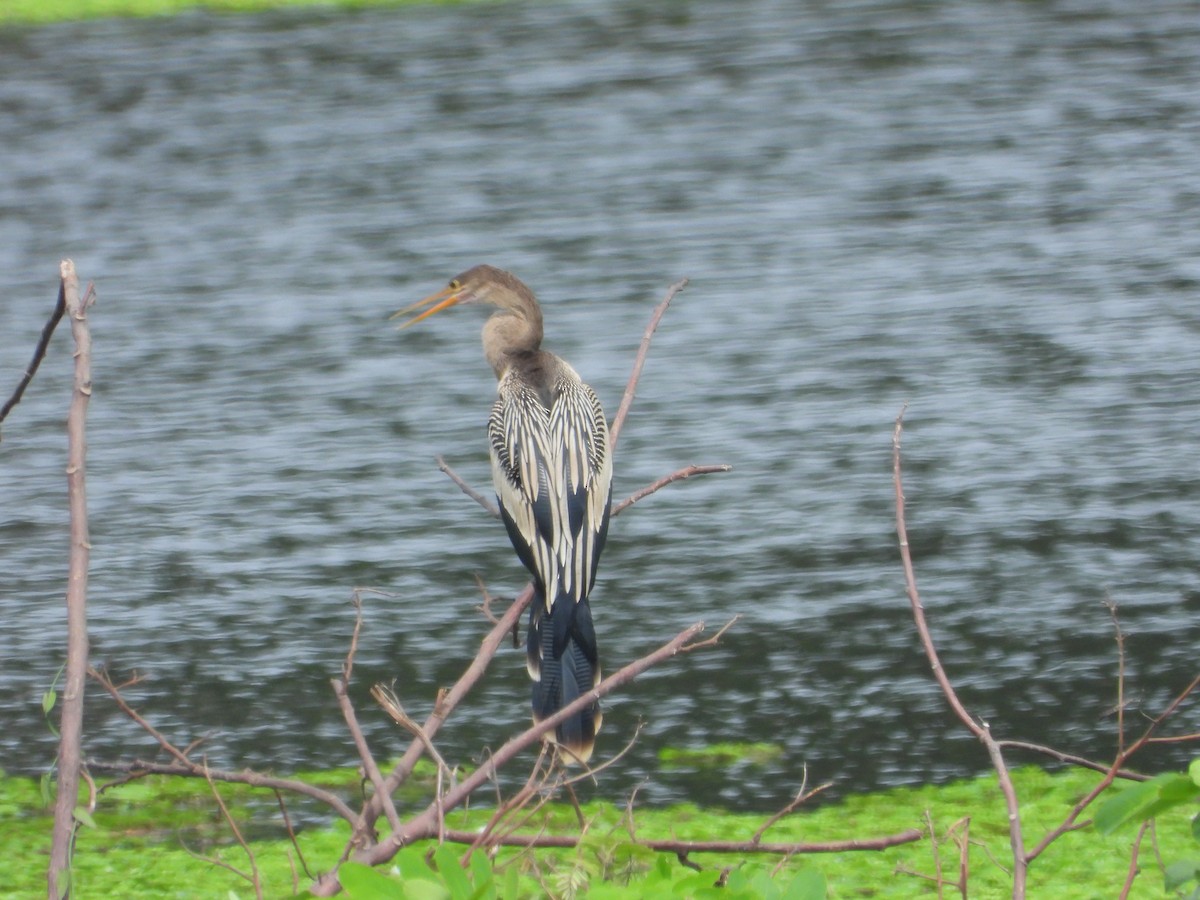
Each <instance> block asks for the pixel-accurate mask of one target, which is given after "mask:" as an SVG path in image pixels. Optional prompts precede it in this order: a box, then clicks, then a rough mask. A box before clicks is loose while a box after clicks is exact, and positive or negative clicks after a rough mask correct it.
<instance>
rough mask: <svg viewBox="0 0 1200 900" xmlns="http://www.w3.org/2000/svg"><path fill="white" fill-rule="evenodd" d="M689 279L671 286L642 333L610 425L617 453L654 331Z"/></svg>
mask: <svg viewBox="0 0 1200 900" xmlns="http://www.w3.org/2000/svg"><path fill="white" fill-rule="evenodd" d="M687 283H688V280H687V279H686V278H681V279H679V281H677V282H675V283H674V284H673V285H671V286H670V287H669V288H667V294H666V296H665V297H663V298H662V301H661V302H660V303H659V304H658V306H656V307H655V308H654V312H653V314H651V316H650V324H649V325H647V326H646V332H645V333H644V334H643V335H642V343H641V346H640V347H638V352H637V356H636V357H635V358H634V361H633V372H632V373H631V374H630V376H629V383H628V384H626V386H625V395H624V396H623V397H621V405H620V407H618V409H617V414H616V416H615V417H614V418H613V420H612V425H611V426H609V429H608V434H609V452H611V453H613V454H615V453H616V452H617V439H618V438H619V437H620V436H621V428H622V427H623V426H624V424H625V419H626V418H627V417H628V416H629V408H630V407H631V406H632V405H633V396H634V394H635V393H637V384H638V380H639V379H640V378H641V377H642V367H643V366H645V365H646V356H647V355H648V354H649V353H650V341H651V340H653V338H654V332H655V331H656V330H658V323H659V322H661V321H662V317H663V316H664V315H665V314H666V312H667V307H668V306H670V305H671V301H672V300H674V299H675V295H676V294H678V293H679V292H680V291H682V290H683V289H684V288H685V287H687Z"/></svg>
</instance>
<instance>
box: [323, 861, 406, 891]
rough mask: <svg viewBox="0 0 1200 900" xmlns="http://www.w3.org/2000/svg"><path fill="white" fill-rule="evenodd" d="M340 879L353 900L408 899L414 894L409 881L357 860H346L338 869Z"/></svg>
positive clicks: (343, 887)
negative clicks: (403, 880)
mask: <svg viewBox="0 0 1200 900" xmlns="http://www.w3.org/2000/svg"><path fill="white" fill-rule="evenodd" d="M337 874H338V881H339V882H341V885H342V889H343V890H344V891H345V892H346V896H347V897H350V898H351V900H407V898H408V897H410V896H413V895H412V894H411V893H410V892H409V891H408V890H407V888H408V887H409V886H410V884H409V883H405V882H401V881H397V880H396V879H394V878H388V877H387V876H386V875H384V874H383V873H382V872H379V871H376V870H375V869H373V868H371V867H370V866H367V865H363V864H362V863H357V862H344V863H342V865H341V867H340V868H339V869H338V873H337Z"/></svg>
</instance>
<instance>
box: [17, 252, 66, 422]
mask: <svg viewBox="0 0 1200 900" xmlns="http://www.w3.org/2000/svg"><path fill="white" fill-rule="evenodd" d="M68 261H69V260H68ZM63 287H64V285H63V283H62V282H61V281H60V282H59V287H58V300H57V301H56V302H55V304H54V311H53V312H52V313H50V319H49V320H48V321H47V322H46V325H45V327H43V328H42V336H41V338H39V339H38V342H37V346H36V347H35V348H34V350H33V359H32V360H30V362H29V366H28V367H27V368H26V369H25V375H24V376H23V377H22V378H21V382H20V383H19V384H18V385H17V389H16V390H15V391H13V393H12V396H11V397H9V398H8V401H7V402H6V403H5V404H4V407H3V408H2V409H0V422H3V421H4V420H5V419H6V418H7V417H8V414H9V413H10V412H12V408H13V407H14V406H16V405H17V404H18V403H20V402H21V397H23V396H24V395H25V388H27V387H29V382H31V381H33V376H34V375H36V374H37V370H38V366H40V365H41V364H42V359H43V358H44V357H45V355H46V348H47V347H49V346H50V338H51V336H52V335H53V334H54V329H55V328H56V327H57V326H58V322H59V320H60V319H62V317H63V313H64V312H66V309H67V299H66V296H65V293H64V290H63ZM77 287H78V286H77Z"/></svg>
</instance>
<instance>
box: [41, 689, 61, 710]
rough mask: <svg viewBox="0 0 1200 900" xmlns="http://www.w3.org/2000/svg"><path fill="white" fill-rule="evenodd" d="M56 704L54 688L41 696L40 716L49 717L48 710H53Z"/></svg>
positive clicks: (56, 694) (56, 693)
mask: <svg viewBox="0 0 1200 900" xmlns="http://www.w3.org/2000/svg"><path fill="white" fill-rule="evenodd" d="M57 702H58V691H56V690H54V688H50V690H48V691H46V693H44V694H42V715H44V716H48V715H50V710H52V709H54V704H55V703H57Z"/></svg>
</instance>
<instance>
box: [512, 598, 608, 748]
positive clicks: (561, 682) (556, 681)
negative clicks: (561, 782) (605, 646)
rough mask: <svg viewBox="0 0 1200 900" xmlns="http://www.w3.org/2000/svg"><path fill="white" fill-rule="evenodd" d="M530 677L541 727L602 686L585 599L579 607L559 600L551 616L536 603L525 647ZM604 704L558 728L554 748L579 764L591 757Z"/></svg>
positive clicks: (587, 708) (542, 603) (588, 708)
mask: <svg viewBox="0 0 1200 900" xmlns="http://www.w3.org/2000/svg"><path fill="white" fill-rule="evenodd" d="M526 652H527V654H528V666H529V674H530V676H531V677H532V678H533V720H534V721H535V722H540V721H542V719H545V718H546V717H548V716H552V715H554V713H556V712H558V711H559V710H560V709H562V708H563V707H564V706H566V705H567V704H568V703H571V702H572V701H574V700H575V699H577V698H579V697H581V696H583V695H584V694H586V693H587V692H588V691H590V690H591V689H592V688H594V687H595V686H596V685H597V684H599V683H600V657H599V654H598V652H597V650H596V631H595V629H594V628H593V627H592V609H591V607H590V606H589V605H588V601H587V599H586V598H584V599H583V600H580V601H579V602H578V603H576V602H574V601H573V600H571V599H570V598H569V597H563V598H559V599H558V600H557V601H556V602H555V603H554V605H553V606H552V607H551V608H550V610H549V611H547V609H546V603H545V601H544V600H543V599H542V598H541V597H534V598H533V604H532V606H531V608H530V613H529V638H528V643H527V645H526ZM601 719H602V717H601V715H600V704H599V703H592V704H591V705H590V706H585V707H584V708H583V710H582V711H580V712H578V713H576V714H575V715H573V716H571V717H570V718H569V719H567V720H566V721H565V722H560V723H559V725H558V728H557V729H555V733H554V738H553V740H554V742H555V743H557V744H561V745H562V746H563V747H565V748H566V749H567V750H568V751H569V754H568V756H569V758H570V759H572V760H575V761H578V762H581V763H585V762H587V761H588V758H589V757H591V755H592V746H593V745H594V744H595V742H596V733H597V732H598V731H599V730H600V723H601Z"/></svg>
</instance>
